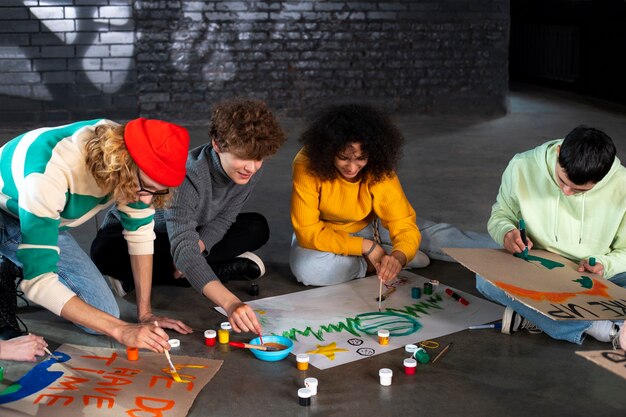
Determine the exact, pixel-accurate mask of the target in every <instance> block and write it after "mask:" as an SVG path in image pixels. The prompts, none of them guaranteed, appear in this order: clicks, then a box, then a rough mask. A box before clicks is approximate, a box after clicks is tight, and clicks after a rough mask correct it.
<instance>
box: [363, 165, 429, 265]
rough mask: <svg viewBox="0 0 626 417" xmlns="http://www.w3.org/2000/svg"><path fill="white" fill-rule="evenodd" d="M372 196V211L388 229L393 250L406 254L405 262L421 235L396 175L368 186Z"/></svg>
mask: <svg viewBox="0 0 626 417" xmlns="http://www.w3.org/2000/svg"><path fill="white" fill-rule="evenodd" d="M370 190H371V192H372V194H373V197H374V200H373V201H374V212H375V213H376V214H377V215H378V217H380V220H381V222H382V225H383V226H384V227H385V228H386V229H387V230H389V236H390V238H391V243H392V244H393V250H394V251H395V250H397V251H400V252H402V253H403V254H404V256H406V259H407V262H408V261H410V260H411V259H413V258H414V257H415V254H416V253H417V250H418V248H419V245H420V242H421V240H422V236H421V234H420V231H419V229H418V228H417V224H416V223H415V210H414V209H413V206H411V203H409V201H408V199H407V198H406V195H405V194H404V190H403V189H402V185H401V184H400V180H399V179H398V177H397V176H396V175H394V176H393V177H392V178H390V179H387V180H384V181H381V182H379V183H377V184H374V185H372V186H371V187H370Z"/></svg>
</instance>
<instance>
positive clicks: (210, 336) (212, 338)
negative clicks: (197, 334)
mask: <svg viewBox="0 0 626 417" xmlns="http://www.w3.org/2000/svg"><path fill="white" fill-rule="evenodd" d="M216 338H217V332H216V331H215V330H205V332H204V344H205V345H207V346H215V342H216Z"/></svg>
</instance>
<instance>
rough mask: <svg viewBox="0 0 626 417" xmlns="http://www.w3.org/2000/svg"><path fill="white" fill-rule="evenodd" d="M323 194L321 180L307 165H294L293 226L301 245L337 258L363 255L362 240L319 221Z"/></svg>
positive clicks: (298, 163)
mask: <svg viewBox="0 0 626 417" xmlns="http://www.w3.org/2000/svg"><path fill="white" fill-rule="evenodd" d="M320 192H321V181H320V180H319V179H317V178H315V177H314V176H313V175H311V174H310V173H309V172H307V168H306V164H304V163H300V162H294V164H293V189H292V193H291V224H292V225H293V229H294V232H295V234H296V238H297V239H298V244H299V245H300V246H302V247H303V248H307V249H315V250H318V251H322V252H330V253H335V254H338V255H344V256H347V255H353V256H359V255H361V254H362V253H363V250H362V245H363V238H361V237H355V236H350V234H349V233H348V232H345V231H342V230H335V229H333V228H331V227H329V225H327V224H326V223H325V222H324V221H323V220H322V219H320V214H321V213H320V209H319V204H320Z"/></svg>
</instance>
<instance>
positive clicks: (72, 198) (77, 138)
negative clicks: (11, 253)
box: [0, 119, 154, 314]
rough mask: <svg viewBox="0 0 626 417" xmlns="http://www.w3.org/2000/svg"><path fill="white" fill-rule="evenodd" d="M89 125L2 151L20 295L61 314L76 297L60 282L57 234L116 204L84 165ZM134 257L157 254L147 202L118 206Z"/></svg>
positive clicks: (0, 185) (23, 140)
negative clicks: (15, 227) (16, 238)
mask: <svg viewBox="0 0 626 417" xmlns="http://www.w3.org/2000/svg"><path fill="white" fill-rule="evenodd" d="M102 124H109V125H114V126H115V125H117V124H116V123H114V122H112V121H110V120H105V119H97V120H88V121H83V122H76V123H72V124H69V125H65V126H59V127H44V128H40V129H36V130H32V131H29V132H27V133H24V134H22V135H20V136H18V137H16V138H14V139H12V140H11V141H9V142H7V143H6V144H5V145H4V146H3V147H2V148H0V208H1V209H2V210H4V211H6V212H8V213H10V214H11V215H13V216H15V217H17V218H19V220H20V225H21V232H22V241H21V244H20V245H19V246H18V250H17V257H18V259H19V261H20V262H21V263H22V265H23V269H24V281H23V282H22V289H23V290H24V293H25V294H26V296H27V297H28V298H30V299H31V300H33V301H34V302H35V303H37V304H40V305H42V306H44V307H46V308H47V309H49V310H50V311H52V312H54V313H56V314H60V312H61V310H62V308H63V306H64V305H65V303H66V302H67V301H68V300H69V299H70V298H72V297H73V296H74V295H75V294H74V293H73V292H72V291H71V290H70V289H69V288H67V287H65V286H64V285H63V284H61V283H60V282H59V281H58V275H57V273H56V272H57V270H58V269H57V263H58V261H59V253H60V250H59V247H58V237H59V231H61V230H68V229H71V228H73V227H76V226H79V225H81V224H82V223H84V222H86V221H87V220H89V219H90V218H92V217H93V216H95V215H96V214H97V213H98V212H99V211H100V210H103V209H104V208H106V207H107V206H109V205H110V204H112V203H113V202H114V201H113V199H112V195H111V194H107V193H105V192H104V191H103V190H102V189H101V188H100V187H99V186H98V185H97V184H96V181H95V179H94V178H93V176H92V175H91V173H90V172H89V170H88V168H87V164H86V155H85V143H86V141H87V140H88V139H90V138H92V137H93V135H94V131H95V128H96V126H99V125H102ZM118 209H119V211H120V213H121V214H122V216H121V217H122V219H121V220H122V225H123V226H124V228H125V230H126V232H125V236H126V240H127V242H128V248H129V253H130V254H133V255H143V254H152V253H153V242H154V230H153V229H154V222H153V217H154V209H153V207H152V206H148V205H146V204H144V203H141V202H136V203H131V204H128V205H125V204H118Z"/></svg>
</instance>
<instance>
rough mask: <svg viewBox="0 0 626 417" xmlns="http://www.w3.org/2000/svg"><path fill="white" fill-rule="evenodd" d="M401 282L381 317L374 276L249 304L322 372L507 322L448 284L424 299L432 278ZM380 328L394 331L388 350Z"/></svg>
mask: <svg viewBox="0 0 626 417" xmlns="http://www.w3.org/2000/svg"><path fill="white" fill-rule="evenodd" d="M399 278H401V279H400V280H399V282H398V284H397V285H396V291H395V292H393V293H392V294H391V295H389V297H388V298H387V299H386V300H385V301H384V302H383V303H382V311H381V312H378V301H376V298H377V297H378V291H379V280H378V278H377V277H374V276H372V277H366V278H362V279H357V280H354V281H351V282H348V283H345V284H340V285H334V286H330V287H320V288H315V289H312V290H307V291H300V292H296V293H292V294H286V295H281V296H277V297H269V298H264V299H261V300H255V301H251V302H249V303H248V304H249V305H250V306H251V307H252V308H253V309H254V310H255V311H256V312H257V314H258V317H259V319H260V320H261V325H262V326H263V334H275V335H282V336H286V337H289V338H290V339H292V340H293V341H294V349H293V351H292V353H293V354H298V353H308V354H309V356H310V358H311V364H312V365H313V366H315V367H317V368H319V369H327V368H331V367H334V366H338V365H342V364H344V363H348V362H352V361H355V360H359V359H364V358H367V357H369V356H373V355H379V354H381V353H385V352H388V351H391V350H393V349H397V348H400V347H404V346H405V345H406V344H409V343H416V342H419V341H424V340H429V339H434V338H437V337H441V336H444V335H447V334H450V333H454V332H458V331H460V330H464V329H467V327H468V326H470V325H475V324H483V323H488V322H491V321H494V320H498V319H501V318H502V312H503V308H502V307H501V306H499V305H497V304H494V303H491V302H489V301H486V300H484V299H482V298H478V297H474V296H472V295H469V294H467V293H464V292H461V291H458V290H454V291H455V292H456V293H457V294H458V295H459V296H462V297H463V298H465V299H466V300H467V301H469V305H467V306H465V305H463V304H461V303H460V302H458V301H456V300H455V299H453V298H452V297H450V296H449V295H447V294H445V293H444V291H445V289H446V288H449V287H447V286H445V285H443V284H441V285H439V286H437V287H436V289H435V292H434V293H433V295H432V296H428V295H424V294H423V288H424V283H426V282H428V281H429V280H428V279H427V278H424V277H421V276H419V275H415V274H412V273H410V272H406V271H402V272H401V273H400V275H399ZM412 287H418V288H420V290H422V291H421V292H422V295H421V298H420V299H413V298H411V288H412ZM217 310H218V311H220V312H221V313H222V314H224V311H223V310H222V309H220V308H218V309H217ZM379 329H387V330H389V331H390V333H391V337H390V340H389V344H388V345H380V344H379V343H378V337H377V332H378V330H379Z"/></svg>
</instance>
